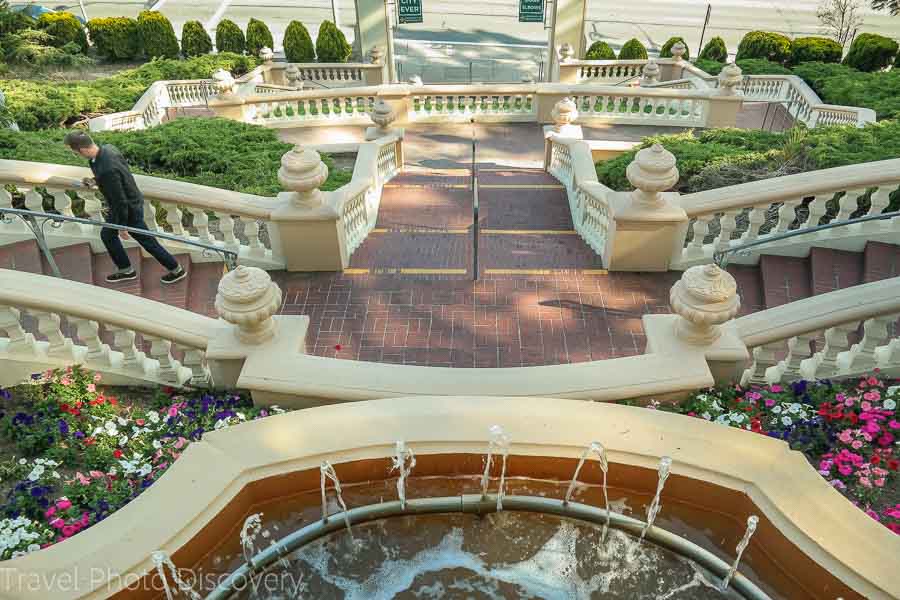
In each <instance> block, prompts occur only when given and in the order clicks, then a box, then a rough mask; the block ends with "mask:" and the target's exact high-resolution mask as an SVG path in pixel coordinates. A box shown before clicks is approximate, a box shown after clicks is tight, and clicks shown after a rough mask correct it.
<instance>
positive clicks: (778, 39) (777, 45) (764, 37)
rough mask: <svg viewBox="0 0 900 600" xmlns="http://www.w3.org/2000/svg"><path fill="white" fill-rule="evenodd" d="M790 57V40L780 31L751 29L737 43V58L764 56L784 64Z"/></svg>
mask: <svg viewBox="0 0 900 600" xmlns="http://www.w3.org/2000/svg"><path fill="white" fill-rule="evenodd" d="M790 57H791V40H790V38H788V37H787V36H785V35H782V34H780V33H773V32H770V31H751V32H750V33H748V34H747V35H745V36H744V37H743V39H741V43H740V44H739V45H738V52H737V60H744V59H748V58H764V59H766V60H770V61H772V62H776V63H780V64H784V63H786V62H787V61H788V59H789V58H790Z"/></svg>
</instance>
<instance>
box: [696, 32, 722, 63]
mask: <svg viewBox="0 0 900 600" xmlns="http://www.w3.org/2000/svg"><path fill="white" fill-rule="evenodd" d="M700 58H702V59H705V60H713V61H716V62H720V63H724V62H725V61H726V60H728V47H727V46H725V40H723V39H722V38H720V37H718V36H716V37H714V38H713V39H711V40H709V41H708V42H707V43H706V45H705V46H703V51H702V52H701V53H700Z"/></svg>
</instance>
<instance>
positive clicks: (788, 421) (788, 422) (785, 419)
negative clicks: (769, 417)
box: [781, 415, 794, 427]
mask: <svg viewBox="0 0 900 600" xmlns="http://www.w3.org/2000/svg"><path fill="white" fill-rule="evenodd" d="M781 422H782V423H783V424H784V425H785V426H786V427H787V426H789V425H791V424H793V422H794V421H793V420H791V418H790V417H788V416H787V415H785V416H783V417H781Z"/></svg>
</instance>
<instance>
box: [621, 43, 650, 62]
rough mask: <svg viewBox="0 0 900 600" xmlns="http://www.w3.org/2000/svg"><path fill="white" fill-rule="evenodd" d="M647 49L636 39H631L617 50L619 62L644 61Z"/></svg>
mask: <svg viewBox="0 0 900 600" xmlns="http://www.w3.org/2000/svg"><path fill="white" fill-rule="evenodd" d="M647 58H648V56H647V48H645V47H644V45H643V44H642V43H641V42H640V40H638V39H637V38H631V39H630V40H628V41H627V42H625V45H624V46H622V49H621V50H619V60H646V59H647Z"/></svg>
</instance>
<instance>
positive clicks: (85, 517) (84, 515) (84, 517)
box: [81, 512, 91, 527]
mask: <svg viewBox="0 0 900 600" xmlns="http://www.w3.org/2000/svg"><path fill="white" fill-rule="evenodd" d="M90 522H91V520H90V517H89V516H88V514H87V513H86V512H84V513H81V525H82V526H83V527H87V526H88V523H90Z"/></svg>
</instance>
